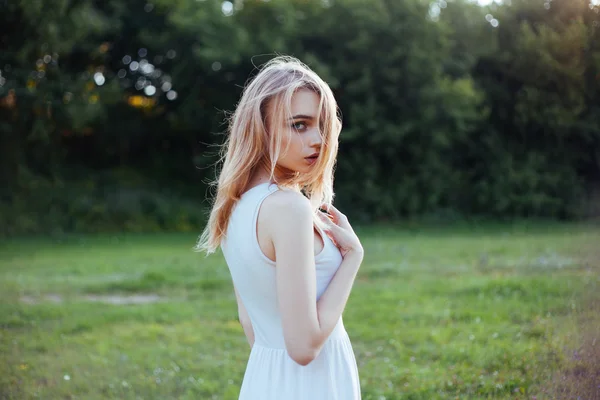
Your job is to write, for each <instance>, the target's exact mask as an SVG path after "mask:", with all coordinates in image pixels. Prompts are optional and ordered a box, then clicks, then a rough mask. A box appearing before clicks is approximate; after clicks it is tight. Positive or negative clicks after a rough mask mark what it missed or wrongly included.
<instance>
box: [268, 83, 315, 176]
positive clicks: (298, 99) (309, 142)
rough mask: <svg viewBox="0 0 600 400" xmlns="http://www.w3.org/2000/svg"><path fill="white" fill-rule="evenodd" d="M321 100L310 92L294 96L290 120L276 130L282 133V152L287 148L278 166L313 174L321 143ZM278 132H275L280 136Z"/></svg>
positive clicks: (298, 92)
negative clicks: (319, 122) (318, 119)
mask: <svg viewBox="0 0 600 400" xmlns="http://www.w3.org/2000/svg"><path fill="white" fill-rule="evenodd" d="M319 100H320V99H319V95H318V94H316V93H315V92H314V91H312V90H309V89H300V90H298V91H296V93H294V95H293V97H292V104H291V110H290V111H291V113H290V114H291V118H290V119H286V120H284V121H282V122H281V123H280V124H281V126H279V127H278V129H277V130H279V131H280V132H281V133H282V134H283V138H284V139H283V143H282V145H283V149H285V148H286V147H287V151H286V152H284V153H282V155H281V157H280V158H279V160H278V161H277V167H279V168H284V169H286V170H290V171H294V172H299V173H303V172H308V171H310V169H311V168H312V166H313V165H314V164H315V162H316V161H317V158H318V156H319V152H320V151H321V142H322V139H321V135H320V133H319V126H318V121H317V118H318V115H319ZM277 130H274V132H273V133H275V134H277V133H279V132H277ZM288 132H289V135H288Z"/></svg>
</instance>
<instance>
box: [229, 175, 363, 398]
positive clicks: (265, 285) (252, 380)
mask: <svg viewBox="0 0 600 400" xmlns="http://www.w3.org/2000/svg"><path fill="white" fill-rule="evenodd" d="M277 190H279V188H278V187H277V185H275V184H270V183H264V184H260V185H257V186H255V187H253V188H251V189H250V190H248V191H247V192H245V193H244V194H243V195H242V197H241V199H240V200H239V201H238V203H237V204H236V206H235V208H234V210H233V212H232V214H231V217H230V219H229V224H228V227H227V233H226V236H225V238H224V239H223V240H222V243H221V248H222V250H223V255H224V256H225V260H226V262H227V266H228V268H229V271H230V272H231V277H232V280H233V283H234V285H235V287H236V289H237V291H238V293H239V296H240V299H241V300H242V302H243V304H244V306H245V308H246V310H247V312H248V315H249V317H250V320H251V322H252V328H253V330H254V339H255V341H254V345H253V347H252V351H251V353H250V358H249V360H248V366H247V368H246V373H245V375H244V382H243V384H242V388H241V392H240V399H243V400H250V399H260V400H271V399H272V400H275V399H277V400H279V399H286V400H296V399H297V400H300V399H302V400H304V399H309V398H310V399H311V400H321V399H322V400H342V399H343V400H355V399H359V398H360V385H359V382H358V370H357V367H356V360H355V358H354V353H353V351H352V347H351V344H350V340H349V338H348V335H347V333H346V331H345V329H344V325H343V322H342V318H340V320H339V322H338V324H337V326H336V327H335V328H334V330H333V331H332V333H331V334H330V336H329V338H328V339H327V341H326V343H325V344H324V345H323V348H322V350H321V352H320V354H319V356H318V357H317V358H315V360H313V361H312V362H311V363H310V364H308V365H307V366H301V365H299V364H297V363H296V362H294V361H293V360H292V359H291V357H289V355H288V354H287V351H286V349H285V341H284V336H283V328H282V323H281V315H280V312H279V305H278V300H277V286H276V285H277V283H276V273H275V262H273V261H272V260H270V259H269V258H268V257H267V256H265V255H264V253H263V252H262V250H261V248H260V246H259V244H258V239H257V236H256V223H257V219H258V212H259V210H260V206H261V204H262V202H263V201H264V199H265V198H267V197H268V196H269V195H270V194H271V193H273V192H275V191H277ZM321 236H322V237H323V242H324V247H323V250H322V251H321V252H320V253H319V254H318V255H316V256H315V268H316V278H317V282H316V285H317V299H315V301H317V300H318V298H319V297H320V296H321V294H323V292H324V291H325V290H326V289H327V286H328V285H329V282H330V281H331V279H332V278H333V276H334V275H335V272H336V271H337V269H338V268H339V266H340V264H341V262H342V257H341V254H340V252H339V250H338V249H337V247H336V246H335V245H334V244H333V242H332V241H331V240H330V239H329V238H328V237H327V236H326V235H324V234H323V233H322V232H321Z"/></svg>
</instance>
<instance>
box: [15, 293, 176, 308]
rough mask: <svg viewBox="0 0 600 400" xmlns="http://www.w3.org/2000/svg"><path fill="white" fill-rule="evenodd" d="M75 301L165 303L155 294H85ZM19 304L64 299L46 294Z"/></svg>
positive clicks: (23, 297) (54, 301)
mask: <svg viewBox="0 0 600 400" xmlns="http://www.w3.org/2000/svg"><path fill="white" fill-rule="evenodd" d="M77 299H81V300H85V301H91V302H98V303H107V304H114V305H126V304H150V303H158V302H161V301H165V299H164V298H163V297H161V296H159V295H157V294H153V293H149V294H134V295H118V294H110V295H96V294H86V295H83V296H80V297H78V298H77ZM21 302H22V303H25V304H32V305H33V304H42V303H55V304H57V303H62V302H64V298H63V297H62V296H60V295H58V294H47V295H44V296H42V297H33V296H22V297H21Z"/></svg>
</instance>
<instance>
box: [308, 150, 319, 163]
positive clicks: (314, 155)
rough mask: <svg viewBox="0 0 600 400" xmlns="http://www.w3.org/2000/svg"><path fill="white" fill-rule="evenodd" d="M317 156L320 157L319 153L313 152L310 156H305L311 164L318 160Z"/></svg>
mask: <svg viewBox="0 0 600 400" xmlns="http://www.w3.org/2000/svg"><path fill="white" fill-rule="evenodd" d="M317 158H319V153H313V154H311V155H310V156H308V157H304V159H305V160H306V161H308V162H309V163H310V164H314V163H315V162H316V161H317Z"/></svg>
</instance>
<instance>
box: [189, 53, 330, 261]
mask: <svg viewBox="0 0 600 400" xmlns="http://www.w3.org/2000/svg"><path fill="white" fill-rule="evenodd" d="M300 89H308V90H312V91H314V92H315V93H316V94H317V95H318V96H319V99H320V101H319V114H318V116H317V118H318V126H319V132H320V134H321V138H322V144H321V150H320V155H319V158H318V159H317V161H316V162H315V164H314V166H313V168H311V170H310V172H308V173H303V174H300V173H298V172H294V171H282V170H281V169H280V168H277V161H278V160H279V158H280V157H281V156H282V155H283V154H285V152H286V151H287V147H285V148H282V147H283V146H282V145H283V143H285V142H286V140H285V139H286V138H284V135H285V134H287V135H292V134H295V133H293V132H291V130H287V131H286V132H285V133H283V132H280V131H279V130H278V129H277V128H275V127H278V126H283V124H282V121H283V120H285V119H288V118H290V117H291V102H292V96H293V95H294V93H296V91H298V90H300ZM268 114H270V115H268ZM272 127H273V128H272ZM270 128H272V129H270ZM341 129H342V123H341V118H340V114H339V109H338V106H337V103H336V101H335V98H334V96H333V93H332V91H331V89H330V87H329V86H328V85H327V83H325V82H324V81H323V80H322V79H321V78H320V77H319V76H318V75H317V74H316V73H315V72H314V71H312V70H311V69H310V68H309V67H308V66H306V65H305V64H304V63H302V62H301V61H299V60H298V59H296V58H294V57H290V56H278V57H275V58H273V59H271V60H270V61H268V62H267V63H266V64H264V65H263V66H262V68H260V70H259V72H258V73H257V74H256V76H255V77H254V78H253V79H251V80H250V81H249V83H248V84H247V85H246V87H245V88H244V91H243V93H242V97H241V99H240V101H239V103H238V105H237V107H236V109H235V112H234V113H233V114H232V116H231V118H230V119H229V125H228V130H227V131H228V137H227V139H226V141H225V143H224V145H223V147H222V148H221V162H222V168H221V171H220V173H219V176H218V179H217V180H216V182H213V183H212V185H214V186H216V187H217V191H216V196H215V199H214V202H213V204H212V209H211V212H210V217H209V219H208V224H207V225H206V227H205V229H204V232H203V233H202V235H201V236H200V238H199V240H198V243H197V245H196V250H198V251H206V253H207V254H210V253H213V252H214V251H215V250H216V249H217V248H218V247H219V246H220V244H221V240H222V238H223V237H224V236H225V235H226V233H227V226H228V223H229V217H230V216H231V213H232V211H233V209H234V207H235V205H236V203H237V201H238V200H239V199H240V197H241V196H242V194H243V193H244V191H245V190H247V189H248V188H247V186H248V184H249V182H250V179H251V178H252V176H253V173H254V172H255V171H256V170H257V168H266V169H267V170H268V171H270V173H271V180H272V181H273V182H275V183H276V184H277V185H278V186H280V187H289V188H293V189H296V190H298V189H300V190H301V191H302V192H303V193H304V195H305V196H306V197H307V198H308V199H309V200H310V202H311V204H312V206H313V209H314V212H315V218H314V219H315V221H316V223H317V224H319V225H320V221H319V219H318V218H316V212H317V210H318V208H319V206H321V205H322V204H331V203H332V201H333V197H334V192H333V173H334V167H335V163H336V157H337V152H338V138H339V134H340V131H341ZM287 142H288V143H289V140H288V141H287Z"/></svg>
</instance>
